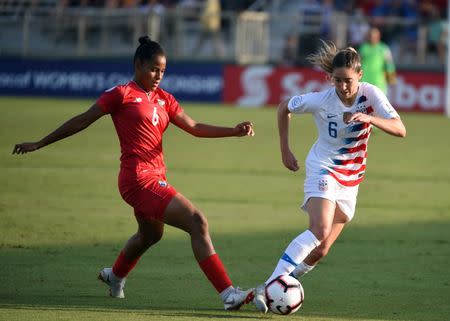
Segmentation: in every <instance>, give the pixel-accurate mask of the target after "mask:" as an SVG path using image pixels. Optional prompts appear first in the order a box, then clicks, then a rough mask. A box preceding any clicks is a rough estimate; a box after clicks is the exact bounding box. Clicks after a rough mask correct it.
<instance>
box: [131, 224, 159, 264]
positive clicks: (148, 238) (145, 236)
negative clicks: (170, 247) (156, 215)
mask: <svg viewBox="0 0 450 321" xmlns="http://www.w3.org/2000/svg"><path fill="white" fill-rule="evenodd" d="M136 221H137V223H138V231H137V232H136V234H134V235H133V236H132V237H130V239H129V240H128V241H127V243H126V244H125V246H124V248H123V249H122V252H123V254H124V256H125V258H126V259H127V260H128V261H134V260H136V259H137V258H139V257H140V256H141V255H142V254H144V252H145V251H147V249H148V248H149V247H150V246H152V245H153V244H156V243H158V241H159V240H161V238H162V236H163V233H164V223H162V222H159V221H155V220H144V219H142V218H139V217H136Z"/></svg>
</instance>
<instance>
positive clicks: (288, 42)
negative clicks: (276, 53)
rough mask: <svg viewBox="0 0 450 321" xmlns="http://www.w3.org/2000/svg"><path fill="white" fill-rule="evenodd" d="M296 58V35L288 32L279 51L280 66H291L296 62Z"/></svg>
mask: <svg viewBox="0 0 450 321" xmlns="http://www.w3.org/2000/svg"><path fill="white" fill-rule="evenodd" d="M297 60H298V35H297V34H294V33H290V34H288V35H287V36H286V39H285V42H284V46H283V51H282V52H281V61H280V64H281V65H282V66H286V67H291V66H295V65H296V64H297V62H298V61H297Z"/></svg>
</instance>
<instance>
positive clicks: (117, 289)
mask: <svg viewBox="0 0 450 321" xmlns="http://www.w3.org/2000/svg"><path fill="white" fill-rule="evenodd" d="M98 279H99V280H100V281H102V282H104V283H106V284H107V285H108V286H109V295H110V296H111V297H113V298H119V299H123V298H125V294H124V293H123V288H124V287H125V281H126V278H123V279H119V278H117V277H116V276H115V275H114V274H113V273H112V268H104V269H103V270H101V271H100V274H99V275H98Z"/></svg>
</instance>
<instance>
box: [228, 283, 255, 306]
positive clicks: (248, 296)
mask: <svg viewBox="0 0 450 321" xmlns="http://www.w3.org/2000/svg"><path fill="white" fill-rule="evenodd" d="M253 292H254V289H249V290H241V289H240V288H235V289H233V292H231V293H230V294H229V295H228V296H227V298H226V299H225V300H224V301H223V305H224V307H225V310H227V311H232V310H239V308H240V307H241V306H242V305H243V304H247V303H249V302H251V301H252V300H253Z"/></svg>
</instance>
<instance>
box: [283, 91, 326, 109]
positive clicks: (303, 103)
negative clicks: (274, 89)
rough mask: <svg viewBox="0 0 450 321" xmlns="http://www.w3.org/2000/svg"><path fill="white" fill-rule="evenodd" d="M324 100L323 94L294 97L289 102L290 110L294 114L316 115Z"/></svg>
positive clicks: (316, 93) (315, 93) (314, 93)
mask: <svg viewBox="0 0 450 321" xmlns="http://www.w3.org/2000/svg"><path fill="white" fill-rule="evenodd" d="M322 99H323V94H322V93H321V92H313V93H307V94H304V95H300V96H293V97H292V98H291V99H290V100H289V102H288V109H289V111H290V112H291V113H294V114H304V113H314V112H315V111H316V110H317V109H318V107H319V106H320V102H321V101H322Z"/></svg>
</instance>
